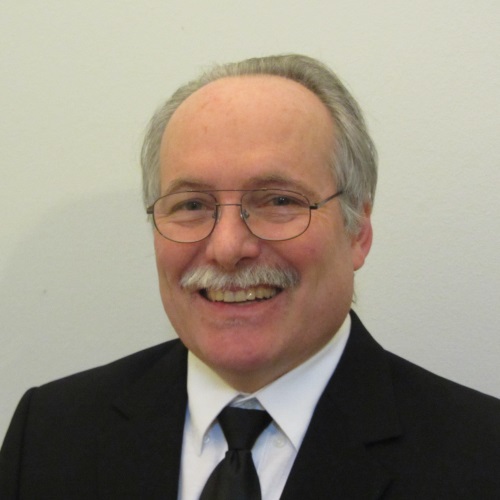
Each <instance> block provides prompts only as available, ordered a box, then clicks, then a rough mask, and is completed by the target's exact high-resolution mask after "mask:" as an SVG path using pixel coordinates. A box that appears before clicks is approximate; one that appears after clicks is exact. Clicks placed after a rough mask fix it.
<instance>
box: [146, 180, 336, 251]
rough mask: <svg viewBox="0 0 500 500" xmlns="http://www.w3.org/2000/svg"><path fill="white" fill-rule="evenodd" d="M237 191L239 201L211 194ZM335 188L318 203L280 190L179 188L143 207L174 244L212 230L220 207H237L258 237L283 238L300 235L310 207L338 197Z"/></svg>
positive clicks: (195, 239)
mask: <svg viewBox="0 0 500 500" xmlns="http://www.w3.org/2000/svg"><path fill="white" fill-rule="evenodd" d="M225 192H241V193H242V195H241V199H240V203H218V202H217V198H216V196H215V194H214V193H225ZM342 193H343V191H337V192H336V193H335V194H332V195H331V196H329V197H328V198H325V199H324V200H322V201H319V202H318V203H313V204H311V203H310V201H309V200H308V199H307V198H306V197H305V196H304V195H303V194H300V193H296V192H294V191H287V190H284V189H251V190H240V189H218V190H213V191H183V192H179V193H172V194H167V195H165V196H162V197H160V198H158V199H157V200H156V201H155V202H154V203H153V205H151V206H150V207H149V208H148V209H147V213H148V214H149V215H152V216H153V220H154V224H155V227H156V229H157V230H158V232H159V233H160V234H161V235H162V236H163V237H165V238H167V239H168V240H171V241H175V242H177V243H195V242H197V241H201V240H203V239H205V238H207V237H208V236H210V234H211V233H212V231H213V230H214V228H215V225H216V224H217V222H218V220H219V219H220V216H221V207H226V206H235V207H240V217H241V219H242V220H243V222H244V223H245V224H246V226H247V228H248V229H249V230H250V232H251V233H252V234H253V235H254V236H257V237H258V238H260V239H262V240H268V241H283V240H290V239H292V238H296V237H297V236H300V235H301V234H303V233H304V232H305V231H306V230H307V228H308V227H309V224H310V222H311V210H318V209H319V208H321V207H322V206H323V205H325V204H326V203H328V202H329V201H331V200H333V199H334V198H336V197H337V196H340V195H341V194H342Z"/></svg>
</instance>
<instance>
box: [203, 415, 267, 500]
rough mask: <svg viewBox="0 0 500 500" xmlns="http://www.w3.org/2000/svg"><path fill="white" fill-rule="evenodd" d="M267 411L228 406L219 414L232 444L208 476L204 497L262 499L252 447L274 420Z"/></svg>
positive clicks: (224, 499) (207, 498)
mask: <svg viewBox="0 0 500 500" xmlns="http://www.w3.org/2000/svg"><path fill="white" fill-rule="evenodd" d="M271 420H272V419H271V416H270V415H269V414H268V413H267V412H266V411H261V410H245V409H243V408H234V407H230V406H226V408H224V409H223V410H222V411H221V412H220V414H219V417H218V421H219V424H220V426H221V427H222V431H223V432H224V436H225V437H226V441H227V444H228V448H229V449H228V451H227V452H226V456H225V457H224V459H223V460H222V461H221V462H220V463H219V465H217V467H216V468H215V469H214V470H213V472H212V474H211V475H210V477H209V478H208V481H207V483H206V484H205V487H204V488H203V491H202V492H201V496H200V500H260V499H261V494H260V483H259V477H258V476H257V471H256V470H255V465H254V463H253V460H252V447H253V445H254V443H255V441H256V440H257V438H258V437H259V435H260V433H261V432H262V431H263V430H264V429H265V428H266V427H267V426H268V425H269V424H270V423H271Z"/></svg>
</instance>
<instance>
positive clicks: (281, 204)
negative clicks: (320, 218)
mask: <svg viewBox="0 0 500 500" xmlns="http://www.w3.org/2000/svg"><path fill="white" fill-rule="evenodd" d="M241 203H242V212H243V214H244V220H245V222H246V224H247V226H248V228H249V229H250V231H251V232H252V233H253V234H254V235H255V236H258V237H259V238H261V239H264V240H274V241H280V240H289V239H291V238H295V237H297V236H299V235H301V234H302V233H303V232H304V231H305V230H306V229H307V228H308V226H309V221H310V219H311V211H310V209H309V205H310V203H309V200H308V199H307V198H306V197H305V196H303V195H301V194H300V193H295V192H293V191H283V190H267V189H265V190H257V191H249V192H247V193H245V194H244V195H243V197H242V200H241Z"/></svg>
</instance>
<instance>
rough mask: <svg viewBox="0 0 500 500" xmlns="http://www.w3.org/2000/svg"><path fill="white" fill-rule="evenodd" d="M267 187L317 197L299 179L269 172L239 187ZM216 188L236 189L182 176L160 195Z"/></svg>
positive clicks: (246, 181)
mask: <svg viewBox="0 0 500 500" xmlns="http://www.w3.org/2000/svg"><path fill="white" fill-rule="evenodd" d="M269 187H276V188H281V189H288V190H291V191H297V192H299V193H302V194H305V195H306V196H307V197H308V198H311V199H314V198H316V197H318V193H317V192H316V191H314V190H313V189H312V188H311V187H309V186H307V185H306V184H304V183H303V182H301V181H297V180H295V179H292V178H291V177H288V176H285V175H282V174H278V173H270V174H266V175H262V176H255V177H249V178H248V179H247V180H245V182H244V185H243V186H242V187H241V188H240V189H242V190H243V189H264V188H269ZM217 190H222V191H224V190H238V189H237V188H235V187H234V186H224V187H216V186H215V185H213V184H210V183H208V182H205V181H203V180H201V179H196V178H191V177H184V178H182V177H181V178H178V179H174V180H173V181H172V182H170V183H169V185H168V187H167V188H166V189H165V191H164V192H163V193H162V196H165V195H167V194H171V193H175V192H179V191H217Z"/></svg>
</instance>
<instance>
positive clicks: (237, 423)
mask: <svg viewBox="0 0 500 500" xmlns="http://www.w3.org/2000/svg"><path fill="white" fill-rule="evenodd" d="M271 420H272V419H271V416H270V415H269V413H267V411H262V410H246V409H244V408H234V407H232V406H226V407H225V408H224V409H223V410H222V411H221V412H220V413H219V416H218V421H219V424H220V426H221V427H222V431H223V432H224V436H225V438H226V441H227V444H228V447H229V449H230V450H251V449H252V447H253V445H254V443H255V441H256V440H257V438H258V437H259V435H260V434H261V432H262V431H263V430H264V429H265V428H266V427H267V426H268V425H269V424H270V423H271Z"/></svg>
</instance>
